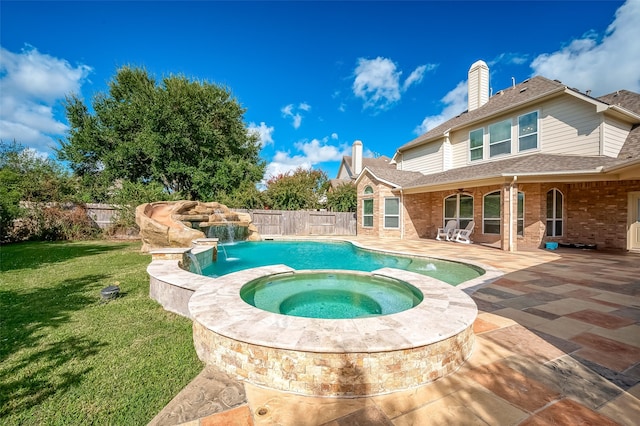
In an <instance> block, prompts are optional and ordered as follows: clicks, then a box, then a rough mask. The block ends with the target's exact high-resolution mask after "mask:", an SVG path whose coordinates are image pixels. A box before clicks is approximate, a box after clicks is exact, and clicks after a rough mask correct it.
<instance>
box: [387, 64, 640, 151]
mask: <svg viewBox="0 0 640 426" xmlns="http://www.w3.org/2000/svg"><path fill="white" fill-rule="evenodd" d="M561 94H569V95H572V96H575V97H578V98H581V99H582V100H584V101H586V102H592V103H594V104H599V105H601V106H603V107H605V108H606V106H607V105H613V106H616V105H617V106H619V107H621V108H622V109H621V111H620V112H621V113H622V114H625V115H632V116H636V118H637V115H638V114H640V105H638V103H640V101H638V94H637V93H634V92H630V91H628V90H620V91H618V92H616V93H612V94H609V95H605V96H602V97H600V98H592V97H590V96H588V95H585V94H584V93H581V92H579V91H578V90H576V89H571V88H569V87H567V86H565V85H564V84H562V83H561V82H560V81H558V80H549V79H548V78H545V77H541V76H536V77H532V78H530V79H527V80H524V81H523V82H522V83H520V84H517V85H515V86H513V87H510V88H508V89H504V90H500V91H499V92H498V93H496V94H495V95H493V96H492V97H491V98H489V101H488V102H487V103H486V104H484V105H483V106H481V107H480V108H478V109H475V110H473V111H464V112H463V113H462V114H460V115H458V116H456V117H454V118H452V119H450V120H447V121H445V122H444V123H442V124H440V125H439V126H437V127H435V128H433V129H431V130H429V131H428V132H427V133H424V134H422V135H420V136H418V137H417V138H415V139H413V140H412V141H410V142H408V143H406V144H404V145H402V146H401V147H400V148H398V152H402V151H406V150H408V149H410V148H413V147H416V146H419V145H422V144H425V143H428V142H430V141H433V140H437V139H439V138H442V137H443V136H444V135H445V134H446V133H448V132H449V131H452V130H456V129H458V128H462V127H466V126H470V125H472V124H473V123H475V122H479V121H483V120H486V119H490V118H491V117H494V116H498V115H500V114H502V113H507V112H509V111H511V110H514V109H517V108H520V107H522V106H525V105H527V104H529V103H533V102H538V101H540V100H542V99H549V98H552V97H555V96H559V95H561Z"/></svg>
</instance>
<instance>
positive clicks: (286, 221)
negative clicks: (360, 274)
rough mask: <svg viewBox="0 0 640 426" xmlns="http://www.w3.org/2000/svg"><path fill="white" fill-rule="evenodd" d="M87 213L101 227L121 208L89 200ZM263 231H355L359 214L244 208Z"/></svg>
mask: <svg viewBox="0 0 640 426" xmlns="http://www.w3.org/2000/svg"><path fill="white" fill-rule="evenodd" d="M86 208H87V215H88V216H89V217H90V218H91V219H92V220H93V221H94V222H95V223H96V224H97V225H98V226H99V227H100V228H102V229H106V228H108V227H109V226H110V225H111V224H112V223H113V222H114V218H115V216H116V214H117V213H118V209H117V208H116V207H114V206H112V205H110V204H97V203H94V204H86ZM231 210H232V211H236V212H244V213H249V215H250V216H251V220H252V221H253V223H254V224H255V225H256V227H257V228H258V232H259V233H260V235H356V214H355V213H347V212H327V211H316V210H297V211H289V210H245V209H231Z"/></svg>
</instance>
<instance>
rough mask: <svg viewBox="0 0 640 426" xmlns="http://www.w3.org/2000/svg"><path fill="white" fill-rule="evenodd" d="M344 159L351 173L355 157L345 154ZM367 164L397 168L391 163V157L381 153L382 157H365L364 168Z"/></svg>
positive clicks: (363, 160) (363, 159)
mask: <svg viewBox="0 0 640 426" xmlns="http://www.w3.org/2000/svg"><path fill="white" fill-rule="evenodd" d="M342 161H343V163H345V165H346V166H347V167H348V170H349V172H350V173H351V164H353V157H351V156H350V155H345V156H344V157H342ZM367 166H372V167H393V168H395V166H394V165H392V164H391V158H389V157H387V156H386V155H381V156H380V157H375V158H369V157H363V158H362V168H363V169H364V168H365V167H367Z"/></svg>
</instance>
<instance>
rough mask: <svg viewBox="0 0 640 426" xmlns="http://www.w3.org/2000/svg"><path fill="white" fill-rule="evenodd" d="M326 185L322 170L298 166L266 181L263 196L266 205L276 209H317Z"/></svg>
mask: <svg viewBox="0 0 640 426" xmlns="http://www.w3.org/2000/svg"><path fill="white" fill-rule="evenodd" d="M327 186H328V179H327V174H326V173H325V172H323V171H322V170H306V169H303V168H298V169H296V170H295V171H293V172H290V173H283V174H280V175H277V176H274V177H272V178H271V179H269V180H268V181H267V189H266V190H265V191H264V196H265V199H266V203H267V205H268V206H269V207H270V208H272V209H276V210H300V209H317V208H319V207H322V205H323V204H324V198H325V194H326V190H327Z"/></svg>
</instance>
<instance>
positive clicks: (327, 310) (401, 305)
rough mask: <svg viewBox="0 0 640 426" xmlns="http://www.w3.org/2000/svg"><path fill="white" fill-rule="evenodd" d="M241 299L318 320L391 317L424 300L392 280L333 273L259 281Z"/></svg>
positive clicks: (248, 286) (242, 292)
mask: <svg viewBox="0 0 640 426" xmlns="http://www.w3.org/2000/svg"><path fill="white" fill-rule="evenodd" d="M240 297H241V298H242V300H244V301H245V302H247V303H248V304H250V305H252V306H255V307H256V308H259V309H263V310H265V311H269V312H273V313H276V314H283V315H291V316H297V317H306V318H321V319H348V318H364V317H372V316H379V315H390V314H395V313H398V312H402V311H406V310H407V309H411V308H413V307H415V306H417V305H418V304H419V303H420V302H422V299H423V296H422V293H421V292H420V290H418V289H417V288H416V287H414V286H412V285H411V284H408V283H406V282H404V281H400V280H397V279H395V278H391V277H386V276H382V275H371V274H354V273H348V272H333V271H332V272H305V273H295V274H280V275H275V276H273V275H269V276H266V277H263V278H258V279H257V280H253V281H251V282H249V283H247V284H246V285H244V286H243V287H242V288H241V289H240Z"/></svg>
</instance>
